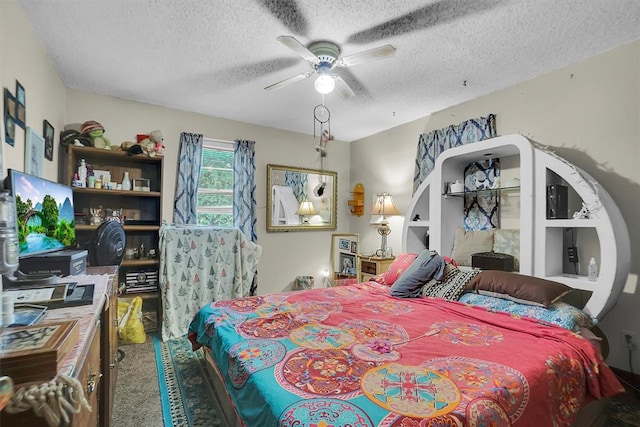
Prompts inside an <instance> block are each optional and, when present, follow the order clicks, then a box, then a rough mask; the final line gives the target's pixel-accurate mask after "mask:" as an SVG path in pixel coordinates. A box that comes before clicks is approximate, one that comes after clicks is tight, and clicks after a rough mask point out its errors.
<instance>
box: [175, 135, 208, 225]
mask: <svg viewBox="0 0 640 427" xmlns="http://www.w3.org/2000/svg"><path fill="white" fill-rule="evenodd" d="M202 138H203V137H202V134H199V133H187V132H182V133H181V134H180V148H179V151H178V176H177V178H176V198H175V201H174V203H173V223H174V224H197V223H198V215H197V213H196V208H197V206H198V180H199V179H200V166H201V165H202Z"/></svg>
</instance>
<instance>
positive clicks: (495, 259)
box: [471, 252, 513, 271]
mask: <svg viewBox="0 0 640 427" xmlns="http://www.w3.org/2000/svg"><path fill="white" fill-rule="evenodd" d="M471 266H472V267H474V268H481V269H483V270H502V271H513V255H509V254H503V253H499V252H478V253H475V254H472V255H471Z"/></svg>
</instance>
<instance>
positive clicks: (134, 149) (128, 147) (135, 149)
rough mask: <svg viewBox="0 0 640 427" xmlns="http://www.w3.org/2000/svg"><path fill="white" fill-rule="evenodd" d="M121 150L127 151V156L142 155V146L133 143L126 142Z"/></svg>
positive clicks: (121, 146)
mask: <svg viewBox="0 0 640 427" xmlns="http://www.w3.org/2000/svg"><path fill="white" fill-rule="evenodd" d="M120 150H122V151H126V152H127V156H133V155H134V154H142V147H141V146H140V144H136V143H135V142H133V141H124V142H123V143H122V144H120Z"/></svg>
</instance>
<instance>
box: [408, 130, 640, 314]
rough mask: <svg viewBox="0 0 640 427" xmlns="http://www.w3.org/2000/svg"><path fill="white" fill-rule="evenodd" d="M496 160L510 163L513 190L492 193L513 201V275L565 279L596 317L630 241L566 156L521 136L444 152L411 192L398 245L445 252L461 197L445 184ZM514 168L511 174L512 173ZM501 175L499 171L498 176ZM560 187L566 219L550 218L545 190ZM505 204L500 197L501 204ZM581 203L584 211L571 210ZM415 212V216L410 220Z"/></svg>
mask: <svg viewBox="0 0 640 427" xmlns="http://www.w3.org/2000/svg"><path fill="white" fill-rule="evenodd" d="M486 158H500V160H501V163H502V160H503V159H505V160H507V161H508V162H509V163H510V164H511V165H515V167H513V168H512V169H513V171H510V172H512V175H511V176H510V177H509V181H511V180H515V179H516V178H517V179H519V182H520V185H519V186H518V187H517V188H513V187H506V188H499V189H495V190H491V191H496V192H497V193H498V194H500V198H501V200H502V199H503V198H504V197H505V196H506V198H507V199H506V200H508V201H510V202H511V204H512V205H514V206H517V209H515V213H514V214H513V217H512V218H510V221H511V223H510V224H509V226H505V225H504V224H502V227H503V228H515V229H518V230H519V233H520V236H519V244H520V251H519V252H520V259H519V261H520V270H519V273H521V274H526V275H532V276H537V277H542V278H546V279H549V280H554V281H557V282H561V283H565V284H567V285H569V286H571V287H573V288H577V289H584V290H588V291H591V292H592V295H591V297H590V299H589V301H588V302H587V305H586V306H585V311H587V312H589V313H590V314H592V315H593V316H595V317H596V318H598V319H602V318H603V317H604V316H605V315H606V314H607V313H608V312H609V311H610V310H611V308H613V306H614V305H615V303H616V301H617V300H618V297H619V296H620V294H621V293H622V290H623V288H624V284H625V282H626V280H627V276H628V274H629V269H630V243H629V234H628V231H627V227H626V224H625V222H624V219H623V217H622V214H621V213H620V210H619V209H618V207H617V205H616V204H615V202H614V201H613V199H612V198H611V196H610V195H609V194H608V193H607V191H606V190H605V189H604V188H602V186H600V185H599V184H598V183H597V181H596V180H595V179H593V177H591V176H590V175H589V174H587V173H586V172H585V171H583V170H582V169H580V168H579V167H577V166H575V165H573V164H572V163H570V162H569V161H567V160H565V159H563V158H561V157H560V156H558V155H556V154H555V153H553V152H551V151H549V150H547V149H545V148H544V147H542V146H541V145H539V144H537V143H535V142H533V141H530V140H528V139H527V138H525V137H523V136H521V135H506V136H500V137H497V138H491V139H488V140H485V141H481V142H476V143H472V144H467V145H462V146H458V147H455V148H451V149H449V150H446V151H444V152H443V153H442V154H441V155H440V156H439V157H438V159H437V160H436V164H435V167H434V170H433V171H432V172H431V173H430V174H429V176H427V178H426V179H425V181H424V182H422V184H421V185H420V186H419V187H418V189H417V190H416V192H415V193H414V195H413V197H412V199H411V202H410V203H409V207H408V208H407V214H406V219H405V222H404V226H403V239H402V241H403V250H404V251H406V252H419V251H420V250H422V249H424V248H425V247H426V240H427V239H426V236H427V234H428V235H429V249H433V250H436V251H438V253H440V254H442V255H450V254H451V251H452V249H453V242H454V235H455V231H456V228H457V227H458V226H460V225H462V219H463V198H462V197H456V195H454V194H448V193H447V192H446V191H445V186H446V184H445V183H447V182H455V181H456V180H459V181H464V177H463V173H464V172H463V171H464V168H465V166H466V165H467V164H469V163H470V162H473V161H477V160H479V159H486ZM514 171H515V172H514ZM507 181H508V180H507V179H505V177H504V176H501V182H503V183H505V182H507ZM550 185H561V186H566V187H567V197H568V203H567V215H565V216H567V217H568V218H566V219H551V218H549V215H548V212H547V188H548V186H550ZM502 206H506V202H505V203H503V204H502V205H501V208H500V209H503V207H502ZM582 206H586V207H587V209H588V210H589V214H588V215H587V216H586V217H580V216H579V215H578V217H576V218H573V213H574V212H578V211H580V210H581V208H582ZM416 214H418V215H419V217H420V220H419V221H412V220H411V219H412V218H415V217H416ZM568 246H578V249H579V252H580V255H579V257H578V258H579V259H581V260H582V261H583V262H582V263H580V264H579V265H572V264H571V263H569V262H568V260H567V247H568ZM591 257H595V258H596V261H598V265H599V266H600V271H599V275H598V278H597V280H596V281H595V282H593V281H589V280H587V262H588V260H589V258H591Z"/></svg>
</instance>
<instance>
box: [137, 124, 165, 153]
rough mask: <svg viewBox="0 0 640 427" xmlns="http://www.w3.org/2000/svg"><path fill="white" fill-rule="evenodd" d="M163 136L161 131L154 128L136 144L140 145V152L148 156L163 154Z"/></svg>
mask: <svg viewBox="0 0 640 427" xmlns="http://www.w3.org/2000/svg"><path fill="white" fill-rule="evenodd" d="M163 141H164V138H163V137H162V132H160V131H159V130H154V131H152V132H151V133H149V135H147V137H146V138H144V139H142V140H141V141H140V142H138V144H139V145H140V146H141V147H142V152H143V153H145V154H146V155H147V156H149V157H155V156H158V155H159V156H161V155H163V154H164V148H165V147H164V144H163Z"/></svg>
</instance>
